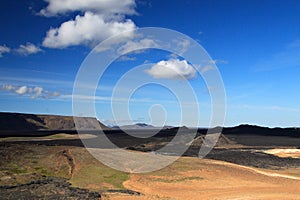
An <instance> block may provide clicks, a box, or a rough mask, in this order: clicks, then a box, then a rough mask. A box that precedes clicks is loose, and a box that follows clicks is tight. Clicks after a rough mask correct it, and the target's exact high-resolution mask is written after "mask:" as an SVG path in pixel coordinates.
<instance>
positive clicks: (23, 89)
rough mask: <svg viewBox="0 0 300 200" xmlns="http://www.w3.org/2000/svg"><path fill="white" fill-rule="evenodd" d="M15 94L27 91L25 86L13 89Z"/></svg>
mask: <svg viewBox="0 0 300 200" xmlns="http://www.w3.org/2000/svg"><path fill="white" fill-rule="evenodd" d="M15 92H16V93H17V94H20V95H23V94H25V93H26V92H27V86H22V87H19V88H17V89H16V90H15Z"/></svg>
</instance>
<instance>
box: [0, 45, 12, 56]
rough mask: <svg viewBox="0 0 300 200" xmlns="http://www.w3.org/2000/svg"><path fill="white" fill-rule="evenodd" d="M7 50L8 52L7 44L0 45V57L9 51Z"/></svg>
mask: <svg viewBox="0 0 300 200" xmlns="http://www.w3.org/2000/svg"><path fill="white" fill-rule="evenodd" d="M9 52H10V48H8V47H7V46H2V45H0V58H1V57H2V56H3V54H4V53H9Z"/></svg>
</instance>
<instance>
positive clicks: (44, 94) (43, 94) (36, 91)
mask: <svg viewBox="0 0 300 200" xmlns="http://www.w3.org/2000/svg"><path fill="white" fill-rule="evenodd" d="M0 89H1V90H2V91H7V92H12V93H15V94H18V95H26V96H29V97H31V98H33V99H35V98H39V97H40V98H45V99H49V98H53V97H58V96H60V95H61V94H60V93H59V92H50V91H48V90H44V88H42V87H40V86H36V87H29V86H26V85H23V86H16V85H2V87H1V88H0Z"/></svg>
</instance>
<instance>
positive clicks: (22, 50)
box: [16, 42, 42, 56]
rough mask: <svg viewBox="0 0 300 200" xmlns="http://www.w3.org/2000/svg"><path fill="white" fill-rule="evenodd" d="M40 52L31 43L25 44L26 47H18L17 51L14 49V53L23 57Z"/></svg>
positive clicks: (39, 49)
mask: <svg viewBox="0 0 300 200" xmlns="http://www.w3.org/2000/svg"><path fill="white" fill-rule="evenodd" d="M40 51H42V49H41V48H39V47H37V46H35V45H34V44H31V43H29V42H28V43H27V44H26V45H20V46H19V48H18V49H16V52H17V53H19V54H21V55H24V56H27V55H30V54H36V53H38V52H40Z"/></svg>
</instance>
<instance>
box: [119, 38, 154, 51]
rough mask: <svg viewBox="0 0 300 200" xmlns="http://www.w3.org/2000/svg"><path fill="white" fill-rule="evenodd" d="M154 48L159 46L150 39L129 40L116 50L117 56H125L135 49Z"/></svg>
mask: <svg viewBox="0 0 300 200" xmlns="http://www.w3.org/2000/svg"><path fill="white" fill-rule="evenodd" d="M150 47H151V48H154V47H159V45H158V44H157V43H156V42H155V41H154V40H152V39H148V38H145V39H141V40H137V41H133V40H129V41H128V42H126V43H125V44H124V45H123V46H121V47H120V48H119V49H118V53H119V54H126V53H129V52H131V51H133V50H135V49H142V48H150Z"/></svg>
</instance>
